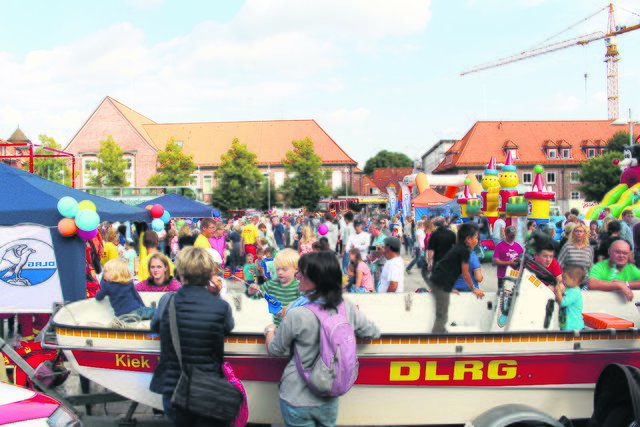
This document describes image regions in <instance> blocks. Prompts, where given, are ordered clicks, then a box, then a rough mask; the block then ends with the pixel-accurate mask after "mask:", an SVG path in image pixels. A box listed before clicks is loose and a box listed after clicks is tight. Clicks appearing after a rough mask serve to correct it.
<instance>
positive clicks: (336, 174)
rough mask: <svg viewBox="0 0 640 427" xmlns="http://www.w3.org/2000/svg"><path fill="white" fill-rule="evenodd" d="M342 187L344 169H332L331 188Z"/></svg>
mask: <svg viewBox="0 0 640 427" xmlns="http://www.w3.org/2000/svg"><path fill="white" fill-rule="evenodd" d="M341 187H342V171H341V170H332V171H331V189H332V190H339V189H340V188H341Z"/></svg>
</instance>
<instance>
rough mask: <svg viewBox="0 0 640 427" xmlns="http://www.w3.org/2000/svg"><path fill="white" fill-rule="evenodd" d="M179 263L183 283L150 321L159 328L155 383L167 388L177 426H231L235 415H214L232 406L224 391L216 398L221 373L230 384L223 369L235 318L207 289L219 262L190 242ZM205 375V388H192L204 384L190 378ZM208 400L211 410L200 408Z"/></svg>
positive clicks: (167, 405) (166, 408)
mask: <svg viewBox="0 0 640 427" xmlns="http://www.w3.org/2000/svg"><path fill="white" fill-rule="evenodd" d="M176 268H177V270H178V273H179V274H180V278H181V279H182V281H183V283H182V287H181V288H180V289H179V290H178V291H177V292H175V293H167V294H166V295H164V296H163V297H162V298H161V299H160V301H159V304H158V310H157V311H156V315H155V316H154V318H153V319H152V321H151V330H152V331H155V332H159V333H160V362H159V363H158V365H157V366H156V369H155V371H154V372H153V378H152V380H151V386H150V389H151V391H154V392H156V393H161V394H162V402H163V406H164V411H165V413H166V415H167V418H168V419H169V420H170V421H171V423H172V424H173V425H174V426H178V427H183V426H184V427H186V426H205V425H206V426H228V425H229V424H230V422H231V421H233V418H235V416H233V417H231V418H230V419H229V421H222V420H221V419H215V417H216V416H218V415H219V414H220V413H223V414H224V413H225V411H226V412H228V408H226V406H227V404H226V402H225V401H224V398H225V396H221V397H222V398H223V399H222V400H216V396H217V395H219V394H221V393H219V390H217V389H216V385H217V384H218V383H219V382H220V379H222V380H224V381H223V382H220V384H222V387H224V385H225V384H226V385H229V383H228V382H227V381H226V379H225V376H224V373H223V371H222V365H223V362H224V335H225V334H228V333H229V332H231V330H232V329H233V327H234V321H233V315H232V312H231V307H230V306H229V304H228V303H227V302H226V301H224V300H223V299H221V298H220V297H219V296H218V295H217V294H215V293H214V292H211V291H210V290H209V289H208V287H209V286H211V285H210V280H211V278H212V276H213V275H215V274H217V273H218V272H219V268H220V267H219V265H217V264H216V263H215V262H214V261H213V258H212V257H211V255H209V254H208V253H207V251H206V250H205V249H202V248H196V247H186V248H184V249H183V250H181V251H180V252H179V253H178V257H177V259H176ZM205 378H206V381H207V386H206V388H205V390H204V391H203V394H199V393H196V392H195V391H194V392H191V391H193V390H196V389H197V390H199V391H200V390H202V389H200V388H198V387H193V388H190V384H189V383H190V382H193V383H194V384H195V383H196V382H197V381H199V380H202V379H205ZM231 387H232V388H233V386H231ZM234 390H236V389H235V388H234ZM185 394H186V395H185ZM203 401H206V402H205V403H206V404H205V405H204V406H206V407H207V411H211V412H206V413H203V412H202V411H201V409H202V405H198V404H199V403H201V402H203ZM218 418H229V417H225V416H222V417H218Z"/></svg>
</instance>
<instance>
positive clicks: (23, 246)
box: [0, 224, 63, 313]
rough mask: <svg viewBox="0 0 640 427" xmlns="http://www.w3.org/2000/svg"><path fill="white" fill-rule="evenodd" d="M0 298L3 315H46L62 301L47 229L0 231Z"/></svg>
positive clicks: (22, 227)
mask: <svg viewBox="0 0 640 427" xmlns="http://www.w3.org/2000/svg"><path fill="white" fill-rule="evenodd" d="M0 295H2V297H1V299H2V304H1V305H2V311H3V312H5V313H45V312H46V313H50V312H51V306H52V304H53V303H54V302H62V301H63V298H62V288H61V285H60V277H59V276H58V265H57V262H56V256H55V252H54V249H53V242H52V240H51V232H50V229H49V227H44V226H41V225H35V224H29V225H16V226H12V227H0Z"/></svg>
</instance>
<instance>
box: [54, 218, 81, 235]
mask: <svg viewBox="0 0 640 427" xmlns="http://www.w3.org/2000/svg"><path fill="white" fill-rule="evenodd" d="M58 231H59V232H60V234H62V235H63V236H67V237H69V236H73V235H74V234H76V231H78V227H77V226H76V221H75V220H74V219H73V218H62V219H61V220H60V222H59V223H58Z"/></svg>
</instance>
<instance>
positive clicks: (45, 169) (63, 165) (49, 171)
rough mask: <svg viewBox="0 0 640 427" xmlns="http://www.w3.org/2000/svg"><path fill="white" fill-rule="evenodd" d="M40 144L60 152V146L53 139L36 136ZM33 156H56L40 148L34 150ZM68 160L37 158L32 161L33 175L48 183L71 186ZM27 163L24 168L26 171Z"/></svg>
mask: <svg viewBox="0 0 640 427" xmlns="http://www.w3.org/2000/svg"><path fill="white" fill-rule="evenodd" d="M38 139H39V140H40V144H42V146H43V147H47V148H53V149H54V150H61V149H62V147H60V144H58V143H57V142H56V140H55V139H53V138H51V137H49V136H47V135H38ZM34 154H42V155H52V154H54V155H55V154H56V153H55V152H53V151H49V150H43V149H42V148H36V150H35V151H34ZM68 162H69V160H65V158H64V157H39V158H34V159H33V173H34V174H36V175H38V176H41V177H43V178H46V179H48V180H49V181H53V182H57V183H59V184H64V185H66V186H71V178H72V176H71V168H69V167H68ZM28 167H29V166H28V162H27V166H26V168H27V169H28Z"/></svg>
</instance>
